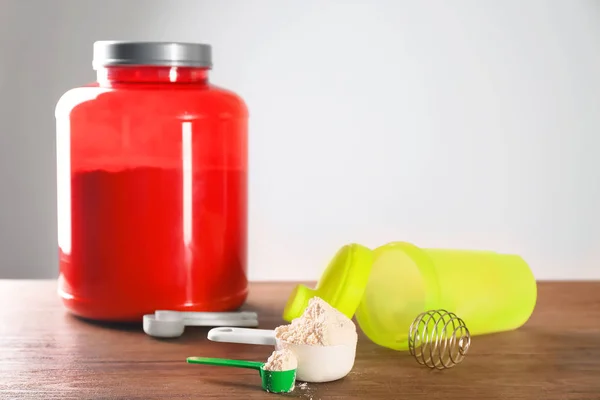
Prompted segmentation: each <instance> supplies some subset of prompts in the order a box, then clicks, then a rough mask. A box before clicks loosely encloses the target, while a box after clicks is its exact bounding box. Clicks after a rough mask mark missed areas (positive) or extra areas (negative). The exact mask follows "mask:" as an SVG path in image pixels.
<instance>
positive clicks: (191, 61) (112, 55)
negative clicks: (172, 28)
mask: <svg viewBox="0 0 600 400" xmlns="http://www.w3.org/2000/svg"><path fill="white" fill-rule="evenodd" d="M92 65H93V67H94V69H97V68H100V67H104V66H110V65H152V66H168V67H207V68H211V67H212V51H211V47H210V45H208V44H202V43H181V42H130V41H110V40H102V41H97V42H95V43H94V59H93V61H92Z"/></svg>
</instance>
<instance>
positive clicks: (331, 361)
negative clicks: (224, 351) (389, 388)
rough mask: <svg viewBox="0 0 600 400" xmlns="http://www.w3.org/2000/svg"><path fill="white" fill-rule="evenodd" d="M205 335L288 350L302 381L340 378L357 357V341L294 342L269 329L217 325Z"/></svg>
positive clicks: (216, 339)
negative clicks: (339, 343) (320, 343)
mask: <svg viewBox="0 0 600 400" xmlns="http://www.w3.org/2000/svg"><path fill="white" fill-rule="evenodd" d="M207 337H208V340H211V341H213V342H227V343H244V344H259V345H271V346H275V349H276V350H281V349H289V350H291V351H292V352H293V353H294V355H295V356H296V358H297V359H298V369H297V370H296V377H297V379H298V380H299V381H303V382H311V383H312V382H315V383H316V382H330V381H335V380H337V379H341V378H343V377H345V376H346V375H348V373H349V372H350V371H351V370H352V368H353V367H354V359H355V357H356V342H355V343H354V345H350V344H343V345H335V346H318V345H308V344H293V343H288V342H285V341H283V340H280V339H277V338H276V337H275V331H273V330H270V329H244V328H234V327H218V328H213V329H211V330H210V331H208V335H207ZM357 340H358V336H357Z"/></svg>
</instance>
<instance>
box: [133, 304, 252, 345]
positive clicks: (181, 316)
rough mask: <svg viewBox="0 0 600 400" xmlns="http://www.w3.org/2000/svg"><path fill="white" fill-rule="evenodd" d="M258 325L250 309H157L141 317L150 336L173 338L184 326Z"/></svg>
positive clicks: (145, 330)
mask: <svg viewBox="0 0 600 400" xmlns="http://www.w3.org/2000/svg"><path fill="white" fill-rule="evenodd" d="M219 325H231V326H245V327H250V328H252V327H256V326H258V315H257V314H256V313H255V312H251V311H240V312H189V311H170V310H157V311H156V312H155V313H154V314H146V315H144V319H143V326H144V332H146V334H148V335H150V336H154V337H161V338H175V337H179V336H181V335H182V334H183V332H184V330H185V327H186V326H219Z"/></svg>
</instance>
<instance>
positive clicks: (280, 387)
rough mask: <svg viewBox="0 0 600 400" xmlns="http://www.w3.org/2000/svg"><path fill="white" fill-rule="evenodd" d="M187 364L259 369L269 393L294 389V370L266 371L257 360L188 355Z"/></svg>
mask: <svg viewBox="0 0 600 400" xmlns="http://www.w3.org/2000/svg"><path fill="white" fill-rule="evenodd" d="M187 362H188V363H189V364H205V365H219V366H222V367H234V368H250V369H255V370H257V371H259V373H260V378H261V380H262V388H263V389H264V390H266V391H267V392H271V393H287V392H291V391H292V390H293V389H294V384H295V383H296V370H295V369H290V370H288V371H267V370H265V369H264V366H265V363H263V362H258V361H243V360H229V359H226V358H209V357H188V358H187Z"/></svg>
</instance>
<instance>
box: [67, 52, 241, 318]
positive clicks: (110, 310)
mask: <svg viewBox="0 0 600 400" xmlns="http://www.w3.org/2000/svg"><path fill="white" fill-rule="evenodd" d="M211 54H212V52H211V47H210V46H209V45H205V44H194V43H160V42H114V41H111V42H108V41H102V42H96V43H95V44H94V60H93V67H94V69H95V70H96V72H97V81H96V82H94V83H91V84H88V85H85V86H82V87H78V88H75V89H72V90H70V91H68V92H67V93H65V94H64V95H63V96H62V97H61V99H60V100H59V102H58V104H57V106H56V124H57V185H58V188H57V189H58V190H57V196H58V245H59V256H60V275H59V281H58V283H59V295H60V297H61V298H62V301H63V303H64V305H65V306H66V308H67V309H68V310H70V311H71V312H72V313H73V314H75V315H78V316H81V317H84V318H89V319H94V320H106V321H139V320H141V318H142V317H143V315H144V314H147V313H153V312H154V311H155V310H180V311H230V310H234V309H237V308H238V307H240V306H241V305H242V304H243V303H244V302H245V300H246V297H247V293H248V285H247V267H246V246H247V244H246V235H247V168H248V166H247V162H248V156H247V123H248V111H247V108H246V105H245V103H244V102H243V100H242V99H241V98H240V97H239V96H237V95H236V94H234V93H232V92H231V91H228V90H225V89H222V88H219V87H216V86H213V85H212V84H211V83H209V79H208V75H209V74H208V72H209V70H210V69H211V67H212V61H211Z"/></svg>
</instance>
